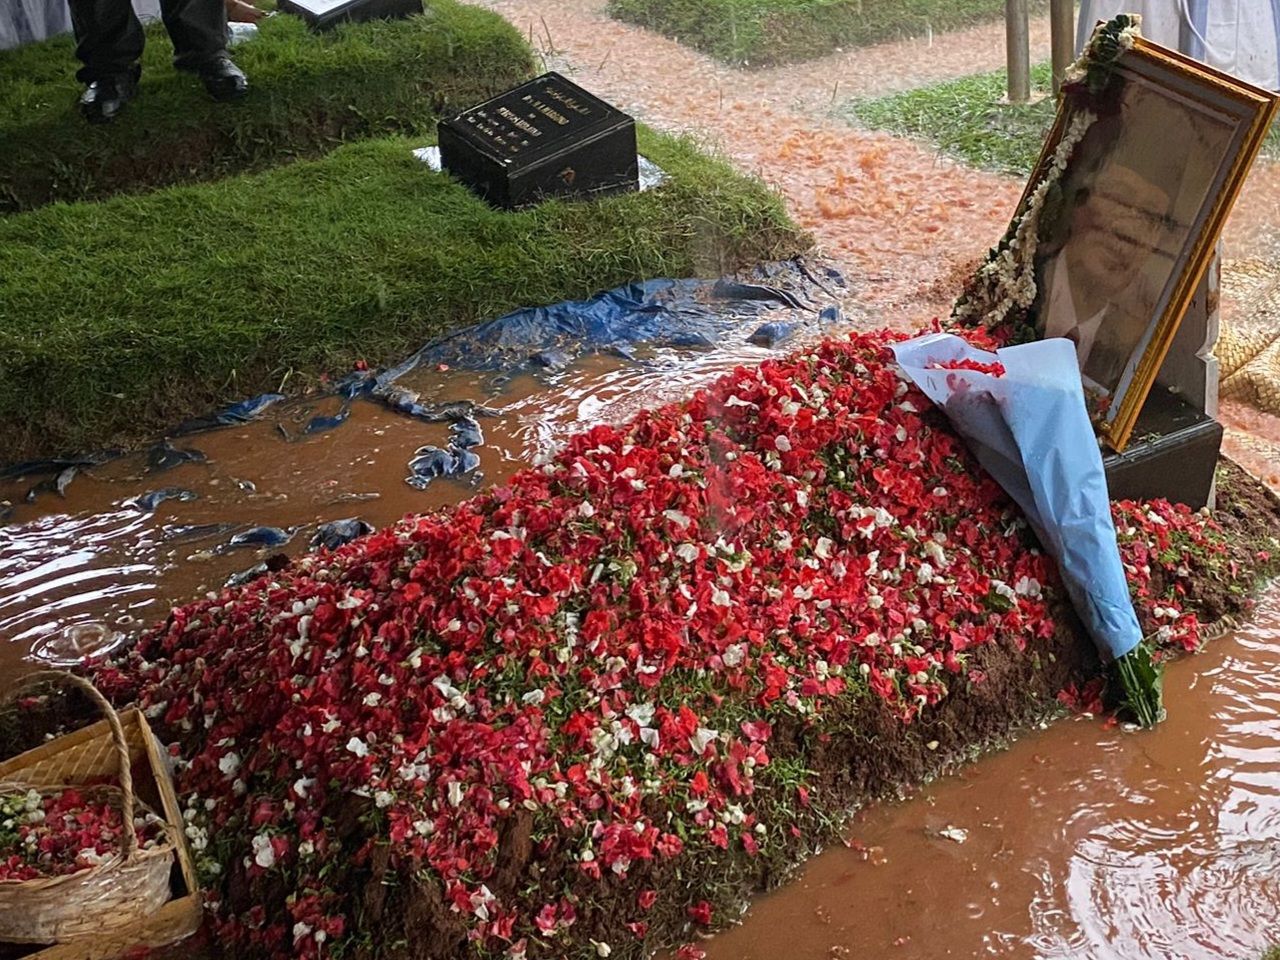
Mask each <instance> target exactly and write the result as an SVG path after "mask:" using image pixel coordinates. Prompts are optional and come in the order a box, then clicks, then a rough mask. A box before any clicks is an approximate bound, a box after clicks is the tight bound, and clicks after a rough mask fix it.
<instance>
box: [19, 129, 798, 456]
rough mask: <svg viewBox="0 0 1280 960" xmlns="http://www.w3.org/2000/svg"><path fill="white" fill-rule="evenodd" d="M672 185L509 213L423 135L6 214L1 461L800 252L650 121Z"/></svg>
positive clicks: (736, 180)
mask: <svg viewBox="0 0 1280 960" xmlns="http://www.w3.org/2000/svg"><path fill="white" fill-rule="evenodd" d="M640 142H641V147H642V149H643V150H644V152H645V154H646V155H647V156H649V157H651V158H652V159H653V160H655V161H656V162H657V163H659V164H660V165H661V166H662V167H663V168H665V169H666V170H667V171H668V172H669V173H670V174H671V175H672V179H671V182H669V183H668V184H666V185H664V186H663V187H662V188H660V189H659V190H656V191H651V192H647V193H639V194H630V195H625V196H617V197H611V198H606V199H602V200H600V201H597V202H590V203H580V202H572V203H571V202H559V201H552V202H548V203H545V204H543V205H542V206H540V207H538V208H536V209H532V210H528V211H524V212H520V213H515V214H509V213H503V212H499V211H496V210H493V209H491V208H490V207H488V206H487V205H485V204H484V203H482V202H481V201H480V200H478V199H476V198H474V197H473V196H472V195H471V194H470V193H469V192H468V191H467V190H466V189H465V188H463V187H462V186H460V185H458V184H457V183H456V182H454V181H453V180H451V179H450V178H449V177H447V176H445V175H443V174H438V173H432V172H431V171H430V170H429V169H428V168H426V167H425V166H424V165H423V164H422V163H420V162H419V161H418V160H416V159H414V158H413V157H412V156H411V154H410V148H411V147H412V146H416V145H419V144H420V143H422V141H421V140H409V139H403V138H384V139H381V140H374V141H366V142H363V143H357V144H350V145H347V146H344V147H341V148H339V149H338V150H336V151H334V152H333V153H332V154H330V155H329V156H327V157H324V158H322V159H319V160H314V161H304V162H300V163H296V164H291V165H288V166H284V167H279V168H277V169H274V170H270V171H267V172H264V173H259V174H252V175H245V176H240V177H234V178H230V179H227V180H223V181H220V182H218V183H212V184H200V185H194V186H181V187H172V188H168V189H165V190H160V191H156V192H154V193H151V194H147V195H144V196H119V197H115V198H112V199H110V200H106V201H103V202H100V203H89V204H54V205H50V206H47V207H44V208H42V209H40V210H36V211H33V212H31V213H24V214H18V215H16V216H12V217H8V218H3V219H0V356H3V357H4V363H3V364H0V425H2V426H0V451H3V455H0V460H11V459H15V458H17V457H20V456H23V455H26V454H33V455H34V454H41V453H51V452H54V451H64V452H65V451H67V450H69V449H79V448H84V447H99V446H102V445H103V444H104V443H107V442H119V441H124V442H128V441H130V440H136V439H141V438H143V437H145V436H146V435H148V434H151V433H152V432H153V431H155V430H159V429H163V428H164V427H166V426H170V425H172V424H173V423H175V422H176V421H177V420H179V419H181V418H182V417H184V416H187V415H189V414H192V413H195V412H202V411H205V410H208V409H210V408H211V407H213V406H214V405H216V404H219V403H222V402H225V401H228V400H232V399H236V398H240V397H244V396H247V395H250V394H253V393H255V392H258V391H261V390H265V389H273V388H277V387H279V386H280V385H281V383H282V382H284V381H286V379H287V382H288V383H289V384H290V386H291V387H300V386H306V385H307V384H309V383H314V382H315V379H314V378H315V377H316V376H317V375H319V374H321V373H325V372H330V373H340V372H345V371H346V370H347V369H349V368H350V365H351V364H352V362H353V361H355V360H357V359H360V358H364V359H367V360H369V361H370V362H371V363H381V362H386V361H389V360H393V359H397V358H398V357H400V356H401V355H403V353H405V352H406V351H408V350H410V349H411V348H415V347H417V346H418V345H420V344H421V343H422V342H424V341H425V340H427V339H428V338H430V337H432V336H435V335H438V334H442V333H445V332H448V331H452V330H455V329H457V328H459V327H462V326H464V325H467V324H470V323H473V322H476V321H478V320H482V319H487V318H489V317H493V316H496V315H499V314H501V313H503V312H506V311H508V310H511V309H513V308H516V307H520V306H526V305H535V304H544V303H551V302H555V301H559V300H563V299H566V298H571V297H582V296H586V295H589V294H591V293H593V292H595V291H597V290H599V289H602V288H607V287H611V286H614V285H617V284H620V283H624V282H627V281H630V280H634V279H638V278H644V277H658V276H692V275H712V276H714V275H717V274H719V273H722V272H724V271H727V270H731V269H733V268H734V267H737V266H741V265H744V264H747V263H751V262H756V261H759V260H762V259H767V258H775V257H783V256H789V255H792V254H795V253H797V252H799V251H801V250H803V249H805V248H806V247H807V245H808V241H807V239H806V238H805V237H804V236H803V235H802V234H801V233H799V232H798V231H797V230H796V229H795V228H794V227H793V226H792V225H791V224H790V222H789V221H788V220H787V217H786V213H785V209H784V207H783V204H782V202H781V200H780V199H779V198H778V197H777V196H776V195H774V194H773V193H771V192H770V191H768V190H767V189H766V188H765V187H764V186H763V185H761V184H760V183H759V182H757V181H755V180H752V179H749V178H746V177H743V176H741V175H739V174H737V173H735V172H734V171H733V169H732V168H731V167H729V166H728V165H727V164H726V163H723V162H721V161H719V160H714V159H711V158H708V157H707V156H705V155H704V154H702V153H700V152H699V151H698V150H697V149H696V148H695V147H694V146H693V145H692V144H691V143H689V142H687V141H680V140H673V139H670V138H667V137H663V136H660V135H657V134H654V133H651V132H649V131H642V135H641V141H640Z"/></svg>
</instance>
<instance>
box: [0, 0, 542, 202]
mask: <svg viewBox="0 0 1280 960" xmlns="http://www.w3.org/2000/svg"><path fill="white" fill-rule="evenodd" d="M147 40H148V42H147V48H146V52H145V54H144V56H143V77H142V84H141V89H140V92H139V96H138V98H137V99H136V100H135V101H134V102H133V103H131V104H130V105H129V107H128V109H127V110H126V111H125V113H123V114H122V115H121V116H120V118H119V119H118V120H117V121H116V122H115V123H112V124H109V125H106V126H97V127H92V126H89V125H88V124H86V123H85V122H84V121H83V120H82V119H81V118H80V116H79V115H78V113H77V112H76V108H75V103H76V98H77V97H78V95H79V92H80V85H79V84H78V83H77V82H76V80H75V77H74V73H75V69H76V66H77V64H76V61H75V58H74V54H73V51H74V42H73V41H72V39H71V38H70V37H58V38H56V39H53V40H49V41H46V42H43V43H38V44H32V45H30V46H26V47H20V48H18V49H16V50H9V51H5V52H2V53H0V212H14V211H19V210H26V209H30V208H33V207H36V206H39V205H42V204H45V203H48V202H50V201H54V200H67V201H72V200H85V199H98V198H102V197H105V196H108V195H110V194H113V193H116V192H120V191H139V190H146V189H151V188H154V187H158V186H163V185H167V184H173V183H179V182H192V181H202V180H212V179H216V178H218V177H221V176H225V175H227V174H230V173H238V172H244V171H249V170H257V169H263V168H266V167H269V166H274V165H276V164H279V163H281V162H283V161H286V160H292V159H296V158H300V157H312V156H318V155H320V154H322V153H324V152H326V151H328V150H330V149H332V148H333V147H334V146H335V145H337V144H339V143H341V142H342V141H346V140H352V139H358V138H363V137H368V136H375V135H383V134H387V133H421V132H423V131H424V130H426V129H428V128H429V127H431V126H432V124H433V122H434V120H435V118H436V117H437V116H438V115H439V114H440V113H441V112H442V111H444V110H447V109H454V108H462V107H465V106H469V105H470V104H472V103H475V102H477V101H479V100H482V99H484V98H486V97H488V96H490V95H492V94H494V93H497V92H499V91H500V90H502V89H505V88H506V87H509V86H511V85H513V84H515V83H517V82H519V81H520V80H522V79H524V78H526V77H527V76H529V75H530V74H531V73H532V70H533V59H532V54H531V53H530V51H529V48H528V45H527V44H526V43H525V41H524V40H523V38H522V37H521V36H520V35H519V33H518V31H517V30H516V29H515V28H514V27H512V26H511V25H510V24H508V23H507V22H506V21H505V20H503V19H502V18H501V17H499V16H497V15H496V14H493V13H490V12H488V11H485V10H480V9H477V8H475V7H472V6H468V5H465V4H461V3H457V2H455V0H427V2H426V5H425V12H424V14H423V15H422V16H417V17H412V18H409V19H407V20H399V21H390V22H385V21H384V22H373V23H360V24H346V25H343V26H340V27H338V28H337V29H335V30H333V31H329V32H325V33H322V34H318V35H317V34H313V33H310V32H309V31H308V30H307V29H306V27H305V25H304V24H303V22H302V21H301V20H299V19H298V18H296V17H290V16H276V17H271V18H269V19H267V20H265V21H263V22H262V24H261V25H260V33H259V36H258V37H256V38H255V39H253V40H252V41H250V42H248V43H245V44H243V45H241V46H237V47H236V48H235V50H234V51H233V53H234V56H235V58H236V61H237V62H238V63H239V64H240V65H241V66H242V67H243V68H244V69H245V71H246V72H247V73H248V74H249V81H250V84H251V88H250V93H249V96H248V97H247V98H246V99H245V100H243V101H241V102H238V103H234V104H218V103H214V102H213V101H212V100H210V99H209V97H208V96H207V95H206V94H205V93H204V91H203V89H202V88H201V87H200V85H199V83H198V81H197V80H196V79H195V78H194V77H192V76H190V75H187V74H181V73H178V72H176V71H175V70H174V69H173V67H172V65H171V63H170V61H171V58H172V56H173V47H172V45H171V44H170V43H169V39H168V37H167V36H166V34H165V33H164V30H163V28H162V27H160V26H159V25H158V24H157V25H155V26H154V27H152V28H151V29H149V30H148V33H147Z"/></svg>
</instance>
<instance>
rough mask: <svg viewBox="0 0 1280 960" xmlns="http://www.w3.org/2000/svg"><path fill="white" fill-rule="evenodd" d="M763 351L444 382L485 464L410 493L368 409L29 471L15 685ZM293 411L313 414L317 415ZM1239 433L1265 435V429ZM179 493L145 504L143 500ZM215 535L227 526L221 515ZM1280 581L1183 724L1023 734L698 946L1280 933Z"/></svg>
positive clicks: (1220, 938)
mask: <svg viewBox="0 0 1280 960" xmlns="http://www.w3.org/2000/svg"><path fill="white" fill-rule="evenodd" d="M766 355H767V351H763V350H758V349H756V348H751V347H736V348H732V349H728V350H719V351H715V352H711V353H707V354H702V355H688V354H685V355H679V356H676V355H674V354H672V355H666V356H663V355H656V356H655V358H654V359H655V365H653V366H648V367H644V366H636V365H632V364H627V363H624V362H622V361H618V360H616V359H614V358H610V357H592V358H588V359H587V360H584V361H582V362H580V363H579V364H577V365H575V366H574V367H573V368H572V369H571V370H570V371H568V372H566V373H564V374H562V375H560V376H558V377H556V378H553V379H552V380H551V381H550V382H548V381H545V380H538V379H534V378H533V377H525V378H522V379H517V380H515V381H514V382H512V383H510V384H508V385H506V386H505V387H503V388H502V389H501V390H499V389H497V388H494V387H493V386H491V385H490V384H489V383H488V381H486V380H485V379H483V378H479V377H476V376H475V375H469V374H458V373H453V372H438V371H433V372H431V373H430V374H429V375H428V376H427V377H426V378H425V379H424V378H422V377H420V378H419V382H416V383H410V384H408V385H409V386H411V387H413V388H414V389H417V390H420V391H422V392H423V393H424V397H426V398H427V399H431V400H448V399H469V400H473V401H476V402H479V403H483V404H486V405H488V406H490V407H492V408H494V409H496V410H497V411H498V415H497V416H495V417H492V418H487V419H484V420H482V427H483V430H484V434H485V442H484V445H483V447H481V448H480V449H479V453H480V457H481V467H480V470H481V471H482V474H483V476H477V477H474V478H472V479H471V480H470V481H468V482H466V483H459V482H454V481H447V480H441V481H437V482H435V483H434V484H433V485H432V486H431V487H430V488H428V489H427V490H425V491H418V490H415V489H413V488H411V487H410V486H408V485H407V484H406V483H405V482H404V478H405V477H406V476H407V475H408V469H407V464H408V461H409V459H410V457H411V456H412V455H413V453H414V451H415V450H416V449H417V448H418V447H420V446H422V445H424V444H435V445H437V446H444V444H445V442H446V440H447V436H448V432H447V431H448V428H447V426H445V425H431V424H423V423H419V422H417V421H413V420H409V419H406V418H404V417H401V416H399V415H397V414H394V413H392V412H390V411H387V410H385V409H383V408H380V407H377V406H375V405H373V404H368V403H357V404H355V405H354V407H353V412H352V415H351V417H350V419H349V420H348V422H347V423H345V424H344V425H342V426H341V427H339V428H338V429H336V430H334V431H332V432H330V433H326V434H321V435H318V436H313V437H309V438H306V439H303V440H300V441H296V442H293V443H289V442H286V441H285V440H284V439H282V437H281V435H280V432H279V429H278V427H277V426H276V423H275V420H274V419H273V420H268V421H266V422H263V423H258V424H254V425H251V426H248V427H243V428H235V429H227V430H222V431H217V432H213V433H209V434H204V435H197V436H193V437H189V438H184V439H183V440H181V441H178V445H179V446H189V447H195V448H197V449H199V450H200V451H202V452H203V453H204V454H205V455H206V456H207V457H208V462H207V463H204V464H184V465H182V466H179V467H176V468H174V469H172V470H170V471H167V472H165V473H163V474H160V475H158V476H157V475H150V474H147V473H145V471H144V466H145V464H144V461H143V460H142V459H141V458H139V457H133V458H126V459H123V460H120V461H116V462H112V463H110V464H107V465H104V466H102V467H100V468H96V469H93V470H90V471H87V472H86V473H85V474H84V475H81V476H78V477H77V478H75V480H74V481H73V482H72V483H71V485H70V486H69V487H68V488H67V490H66V495H65V497H59V496H58V495H57V494H56V493H44V494H41V495H40V496H39V497H38V498H37V499H36V501H35V503H32V504H28V503H26V502H24V496H25V494H26V491H27V490H28V489H29V488H30V486H31V485H32V483H33V482H34V481H35V480H36V479H38V478H28V479H26V480H23V481H21V482H15V483H11V484H6V485H3V486H0V500H5V499H8V500H12V501H13V502H14V503H15V504H16V505H17V506H16V510H15V513H14V516H13V518H12V520H11V522H10V523H8V524H7V525H3V526H0V684H2V683H3V682H4V681H6V680H11V679H12V678H13V677H15V676H17V675H19V674H20V673H21V672H22V671H25V670H28V669H31V668H34V667H37V666H40V665H45V664H50V663H53V664H65V663H67V662H71V661H74V660H75V659H78V657H79V656H82V655H84V654H87V653H95V652H101V651H102V650H104V649H110V647H111V645H112V644H113V643H122V642H124V641H125V639H126V638H127V636H128V635H129V634H130V633H133V632H136V631H137V630H138V629H139V628H140V627H141V626H142V625H145V624H147V623H151V622H154V621H156V620H158V619H160V618H162V617H163V616H164V614H165V612H166V611H167V610H168V608H169V606H170V605H172V604H174V603H179V602H182V601H184V600H187V599H190V598H192V597H194V596H196V595H198V594H199V593H201V592H203V591H205V590H209V589H215V588H217V587H218V586H219V585H221V584H222V583H223V582H224V581H225V579H226V578H227V577H228V576H229V575H231V574H233V573H235V572H237V571H240V570H243V569H245V568H247V567H250V566H252V565H253V564H254V563H255V562H257V561H259V560H261V559H262V558H263V557H264V556H265V555H267V554H270V553H273V552H277V551H275V550H270V549H268V550H261V551H256V550H252V549H237V550H225V551H224V549H223V545H224V544H225V543H226V541H227V540H228V539H229V537H230V535H231V533H233V532H235V531H236V530H240V529H245V528H247V527H251V526H255V525H262V524H266V525H272V526H280V527H297V528H298V530H297V532H296V533H295V535H294V537H293V539H292V541H291V542H290V543H289V544H288V545H287V546H286V547H284V548H283V550H285V551H286V552H289V553H293V554H296V553H299V552H301V551H303V550H305V549H306V546H307V542H308V540H309V538H310V536H311V533H312V532H313V530H314V528H315V525H316V524H317V523H319V522H321V521H325V520H333V519H338V518H343V517H350V516H358V517H361V518H363V519H365V520H367V521H368V522H370V523H372V524H374V525H375V526H376V525H381V524H386V523H390V522H392V521H394V520H396V519H398V518H399V517H401V516H403V515H404V514H406V513H410V512H420V511H423V510H429V509H431V508H432V507H436V506H439V505H441V504H444V503H448V502H451V501H455V500H458V499H461V498H462V497H465V496H467V495H469V494H470V493H471V492H473V490H475V489H478V488H480V487H482V486H483V485H485V484H490V483H494V482H498V481H501V480H503V479H505V478H506V477H508V476H510V475H511V473H513V472H514V471H515V470H516V469H518V468H519V467H521V466H524V465H526V464H529V463H531V462H534V461H535V460H536V459H537V458H539V457H541V456H544V455H546V454H548V453H550V452H551V451H552V450H553V449H554V448H555V447H556V445H557V444H558V443H560V442H561V441H562V440H563V439H564V438H565V437H566V436H567V435H568V434H570V433H572V432H574V431H577V430H580V429H582V428H584V427H586V426H589V425H591V424H594V423H599V422H603V421H617V420H621V419H625V418H626V417H627V416H629V415H630V414H631V413H633V412H635V410H636V409H638V408H639V407H640V406H642V405H651V404H655V403H659V402H662V401H665V400H669V399H675V398H677V397H679V396H682V395H685V394H687V393H688V392H689V391H690V390H691V389H693V388H694V387H696V386H698V385H701V384H704V383H707V382H709V381H710V380H712V379H713V378H714V377H716V376H718V375H719V374H721V373H724V372H725V371H727V370H728V369H730V368H731V367H732V366H734V365H736V364H737V363H755V362H759V360H760V359H762V358H763V357H764V356H766ZM323 407H324V405H323V404H321V405H320V407H319V408H317V409H309V408H305V407H303V408H298V409H296V410H293V411H292V412H290V413H289V414H288V415H286V417H285V426H286V428H287V429H288V430H289V431H290V432H291V433H296V432H297V428H298V426H299V424H300V423H305V422H306V420H307V418H308V417H310V416H311V415H312V414H314V413H317V412H321V413H324V412H332V411H329V410H326V409H323ZM1238 426H1241V427H1244V426H1256V425H1253V424H1249V425H1245V424H1243V423H1242V424H1239V425H1238ZM169 486H177V487H184V488H187V489H189V490H191V491H193V492H194V493H196V494H197V495H198V499H196V500H193V501H191V502H178V501H174V500H169V501H166V502H164V503H162V504H161V505H160V506H159V508H158V509H157V510H156V511H155V512H153V513H144V512H142V511H140V510H139V509H137V508H136V507H133V506H131V505H130V501H131V499H132V498H133V497H136V496H138V495H140V494H142V493H144V492H146V491H149V490H155V489H159V488H162V487H169ZM210 524H212V525H216V526H214V527H213V528H212V529H209V528H207V525H210ZM1277 659H1280V594H1277V595H1276V596H1272V597H1271V598H1269V599H1268V601H1267V602H1266V603H1265V605H1264V607H1263V609H1262V611H1261V617H1260V619H1259V622H1258V623H1256V624H1254V625H1252V626H1251V627H1250V628H1249V629H1248V630H1246V631H1244V632H1242V633H1241V634H1239V635H1237V636H1234V637H1231V638H1228V639H1224V640H1222V641H1219V642H1217V643H1215V644H1214V645H1213V646H1211V647H1210V649H1209V652H1207V653H1206V654H1204V655H1202V656H1200V657H1196V658H1192V659H1190V660H1187V661H1184V662H1181V663H1178V664H1176V665H1174V666H1173V668H1172V669H1171V671H1170V674H1169V679H1168V686H1167V688H1168V693H1167V696H1168V700H1169V705H1170V718H1169V720H1168V721H1167V722H1166V723H1165V724H1164V725H1162V726H1161V727H1160V728H1159V729H1158V730H1157V731H1155V732H1153V733H1146V734H1131V733H1125V732H1124V731H1122V730H1118V729H1114V728H1108V727H1105V726H1104V725H1102V724H1101V723H1100V722H1098V721H1094V720H1074V721H1068V722H1064V723H1061V724H1058V725H1056V726H1053V727H1051V728H1049V729H1047V730H1043V731H1037V732H1034V733H1032V734H1030V735H1028V736H1026V737H1024V738H1023V739H1021V740H1020V741H1019V742H1018V743H1016V744H1015V745H1014V746H1013V747H1012V748H1011V749H1010V750H1008V751H1007V752H1005V753H1002V754H999V755H996V756H993V757H989V758H987V759H984V760H983V761H982V762H980V763H978V764H976V765H974V766H971V767H969V768H966V769H965V770H963V771H961V772H960V773H959V774H957V775H955V776H953V777H950V778H947V779H944V780H941V781H939V782H937V783H936V784H934V785H932V786H930V787H928V788H927V789H925V790H924V791H922V792H921V793H920V794H919V795H918V796H916V797H915V798H913V799H911V800H910V801H908V802H905V803H902V804H898V805H891V806H882V807H877V808H875V809H872V810H870V811H867V812H864V813H862V814H860V815H859V816H857V817H856V818H855V819H854V821H853V822H852V823H851V824H850V826H849V830H848V844H849V845H848V846H847V847H837V848H836V849H834V850H830V851H828V852H826V853H824V854H823V855H821V856H819V857H816V858H814V859H813V860H812V861H810V863H808V864H807V865H806V867H805V868H804V870H803V872H802V873H800V874H799V875H798V877H797V878H796V879H795V880H794V882H792V883H791V884H790V885H788V886H787V887H785V888H784V889H783V890H782V891H780V892H778V893H776V894H774V895H772V896H769V897H766V898H764V899H762V900H760V901H759V902H758V903H757V904H756V905H755V906H754V908H753V909H752V910H751V912H750V913H749V914H748V915H747V917H746V918H745V922H744V924H743V925H742V926H740V927H738V928H735V929H734V930H731V931H729V932H727V933H725V934H722V935H720V936H718V937H716V938H713V939H711V940H709V941H707V942H706V943H705V944H704V945H703V946H704V947H705V948H706V949H707V950H708V952H709V956H710V957H711V958H712V960H765V958H769V960H773V958H782V957H787V958H795V960H809V958H812V960H818V958H823V960H827V958H833V957H894V958H899V957H900V958H903V960H910V958H918V960H932V958H938V957H1008V958H1033V957H1035V958H1039V957H1044V958H1066V957H1073V958H1077V957H1078V958H1099V960H1103V958H1106V960H1111V958H1116V960H1156V958H1161V960H1163V958H1205V960H1209V958H1215V960H1218V958H1237V957H1238V958H1241V960H1256V958H1257V956H1258V955H1259V953H1260V950H1261V948H1262V946H1263V945H1264V944H1265V943H1267V942H1269V940H1273V939H1275V940H1280V715H1278V712H1277V708H1278V707H1280V672H1277V670H1276V668H1275V667H1276V662H1277Z"/></svg>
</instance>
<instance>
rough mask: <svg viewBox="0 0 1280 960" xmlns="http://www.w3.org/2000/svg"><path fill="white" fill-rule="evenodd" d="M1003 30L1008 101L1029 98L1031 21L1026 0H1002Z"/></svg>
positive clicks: (1025, 100) (1023, 101)
mask: <svg viewBox="0 0 1280 960" xmlns="http://www.w3.org/2000/svg"><path fill="white" fill-rule="evenodd" d="M1004 31H1005V47H1006V56H1007V61H1008V64H1009V102H1010V103H1026V102H1027V101H1028V100H1030V99H1031V22H1030V17H1029V15H1028V13H1027V0H1004Z"/></svg>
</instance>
